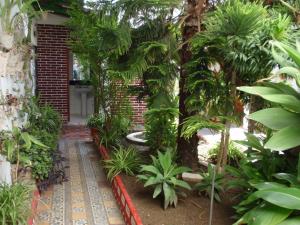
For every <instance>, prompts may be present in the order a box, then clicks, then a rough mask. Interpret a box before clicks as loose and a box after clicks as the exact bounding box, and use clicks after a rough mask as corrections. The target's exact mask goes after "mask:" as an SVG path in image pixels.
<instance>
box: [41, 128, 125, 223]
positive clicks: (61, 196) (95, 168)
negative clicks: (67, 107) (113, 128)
mask: <svg viewBox="0 0 300 225" xmlns="http://www.w3.org/2000/svg"><path fill="white" fill-rule="evenodd" d="M83 131H84V132H86V130H83ZM67 132H68V134H67V135H64V136H65V137H63V139H62V140H61V141H60V148H61V151H62V152H63V154H64V155H65V157H66V158H67V159H68V162H67V163H68V169H67V170H66V173H67V174H68V177H69V181H68V182H65V183H63V184H62V185H54V186H53V187H50V188H49V189H48V190H47V191H45V192H44V193H42V196H41V200H40V202H39V205H38V213H37V216H36V223H35V224H37V225H123V224H124V221H123V218H122V215H121V213H120V211H119V208H118V206H117V203H116V202H115V199H114V196H113V194H112V191H111V188H110V185H109V183H108V181H107V180H106V177H105V174H104V172H103V168H102V167H101V163H100V158H99V154H98V152H97V150H96V148H95V147H94V145H93V144H92V143H91V142H86V140H87V138H86V136H85V135H80V136H79V137H77V138H76V132H78V129H76V132H75V134H70V129H69V130H68V131H67ZM82 136H84V138H83V139H82ZM70 137H72V138H70Z"/></svg>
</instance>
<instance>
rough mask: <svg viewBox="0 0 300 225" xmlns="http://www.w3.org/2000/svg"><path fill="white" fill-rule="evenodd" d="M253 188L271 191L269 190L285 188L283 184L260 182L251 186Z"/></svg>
mask: <svg viewBox="0 0 300 225" xmlns="http://www.w3.org/2000/svg"><path fill="white" fill-rule="evenodd" d="M251 185H252V186H253V187H255V188H256V189H258V190H266V189H271V188H283V187H286V186H285V185H283V184H279V183H276V182H260V183H256V184H251Z"/></svg>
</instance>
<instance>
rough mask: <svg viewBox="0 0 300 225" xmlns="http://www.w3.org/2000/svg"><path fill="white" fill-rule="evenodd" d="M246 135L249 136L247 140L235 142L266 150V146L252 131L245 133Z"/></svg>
mask: <svg viewBox="0 0 300 225" xmlns="http://www.w3.org/2000/svg"><path fill="white" fill-rule="evenodd" d="M245 135H246V137H247V140H246V141H234V142H236V143H238V144H241V145H244V146H247V147H251V148H254V149H257V150H264V146H263V145H262V143H261V141H260V139H259V138H258V137H256V136H255V135H254V134H251V133H245Z"/></svg>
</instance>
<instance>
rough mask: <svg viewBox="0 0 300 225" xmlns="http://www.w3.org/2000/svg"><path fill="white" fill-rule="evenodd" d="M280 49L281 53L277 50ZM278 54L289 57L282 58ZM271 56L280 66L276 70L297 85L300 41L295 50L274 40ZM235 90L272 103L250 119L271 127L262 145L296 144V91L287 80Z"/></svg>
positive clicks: (298, 96)
mask: <svg viewBox="0 0 300 225" xmlns="http://www.w3.org/2000/svg"><path fill="white" fill-rule="evenodd" d="M278 50H280V51H281V53H279V52H278ZM282 53H284V54H286V55H287V56H289V57H290V59H287V57H285V58H284V57H283V56H282ZM273 54H274V58H275V59H276V60H277V61H278V63H279V64H280V65H281V66H283V68H281V69H280V71H279V73H282V74H286V75H288V76H290V77H292V78H294V79H295V81H296V84H297V86H298V87H300V72H299V68H300V44H299V43H297V49H295V48H293V47H291V46H288V45H286V44H283V43H279V42H274V47H273ZM239 90H241V91H244V92H246V93H249V94H253V95H258V96H260V97H262V98H263V99H265V100H267V101H269V102H271V103H272V106H273V107H272V108H267V109H263V110H260V111H258V112H255V113H253V114H251V115H250V116H249V118H250V119H251V120H254V121H257V122H259V123H262V124H263V125H264V126H266V127H268V128H270V129H272V130H273V131H274V134H273V135H272V137H271V138H270V139H269V140H268V142H267V143H266V144H265V147H266V148H269V149H272V150H276V151H283V150H287V149H290V148H294V147H296V146H299V145H300V139H299V132H300V126H299V124H300V123H299V122H300V116H299V115H300V94H299V93H298V92H297V91H296V90H295V89H294V88H293V87H291V86H290V85H289V84H287V83H282V82H281V83H273V82H263V83H261V86H255V87H240V88H239Z"/></svg>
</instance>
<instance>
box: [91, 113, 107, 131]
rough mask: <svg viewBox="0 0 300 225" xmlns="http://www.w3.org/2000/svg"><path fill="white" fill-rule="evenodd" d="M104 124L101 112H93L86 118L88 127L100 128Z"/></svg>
mask: <svg viewBox="0 0 300 225" xmlns="http://www.w3.org/2000/svg"><path fill="white" fill-rule="evenodd" d="M103 124H104V118H103V116H102V115H101V114H98V115H97V114H94V115H91V116H89V118H88V119H87V126H88V127H89V128H97V129H99V128H101V127H103Z"/></svg>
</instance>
